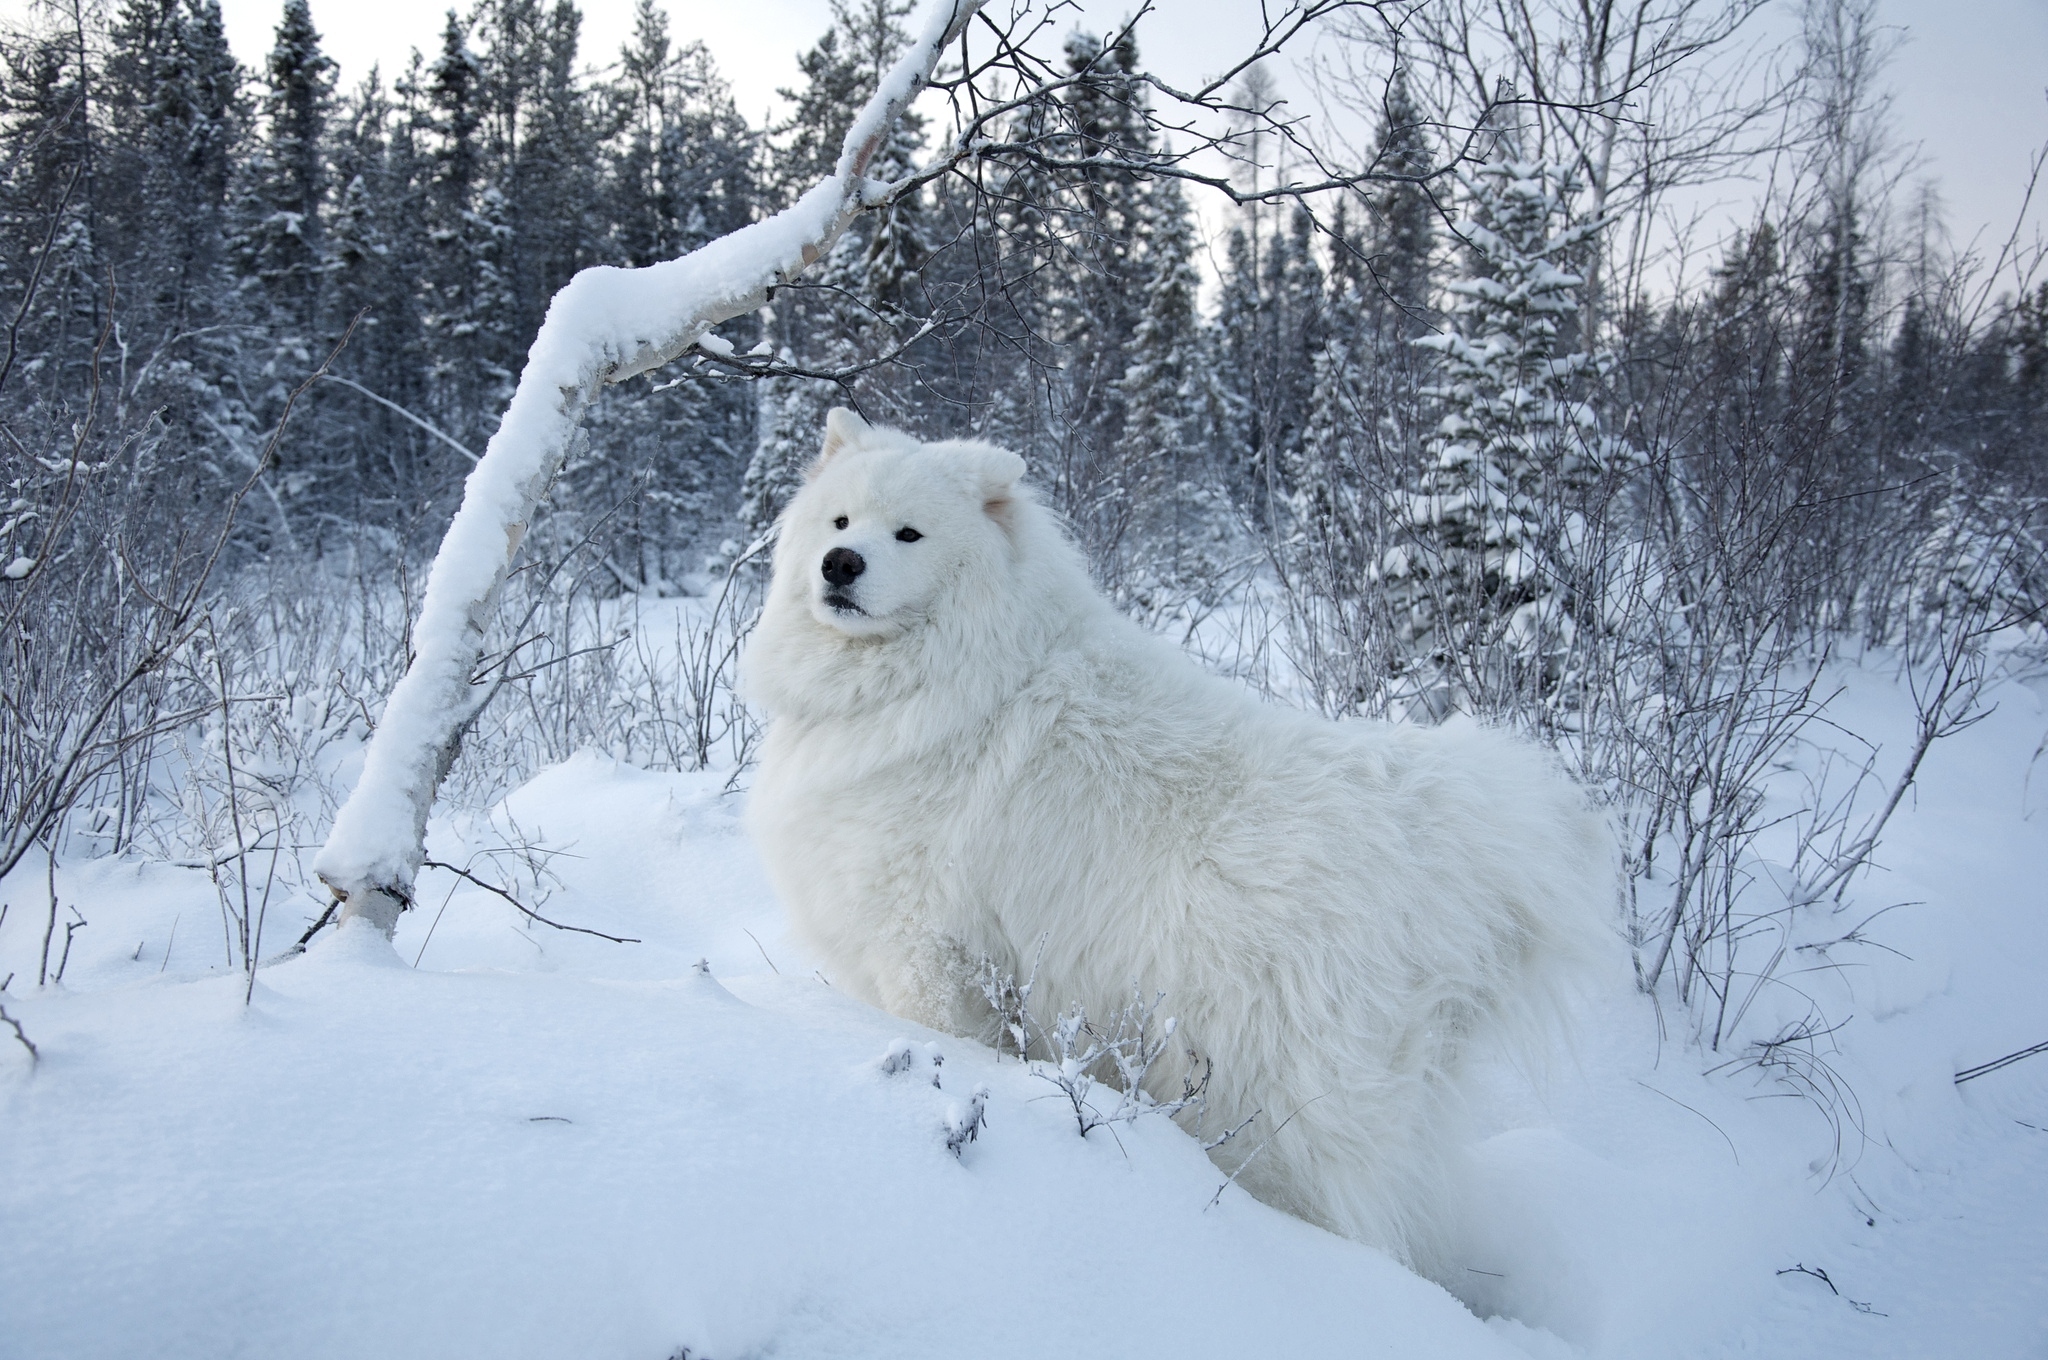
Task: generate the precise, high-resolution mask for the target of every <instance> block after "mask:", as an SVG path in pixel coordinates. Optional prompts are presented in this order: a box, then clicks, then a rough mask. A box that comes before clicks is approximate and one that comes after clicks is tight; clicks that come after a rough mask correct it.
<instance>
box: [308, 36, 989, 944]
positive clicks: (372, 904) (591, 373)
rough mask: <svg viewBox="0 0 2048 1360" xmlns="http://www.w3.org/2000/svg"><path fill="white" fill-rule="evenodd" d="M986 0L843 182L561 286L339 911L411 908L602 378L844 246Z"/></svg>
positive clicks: (429, 613)
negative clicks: (520, 575)
mask: <svg viewBox="0 0 2048 1360" xmlns="http://www.w3.org/2000/svg"><path fill="white" fill-rule="evenodd" d="M983 3H984V0H932V4H931V8H930V10H929V11H928V13H927V15H926V19H925V23H924V26H923V30H922V33H921V35H920V36H919V38H918V40H917V41H916V42H915V43H914V44H913V45H912V46H911V48H910V50H909V51H907V52H906V53H905V54H904V56H903V58H902V59H901V60H900V61H898V62H897V64H896V66H895V68H894V69H893V70H891V71H890V72H889V74H888V75H887V76H886V77H884V79H883V80H882V83H881V85H880V87H879V88H877V89H876V91H875V93H874V95H873V96H872V97H871V98H870V99H869V100H868V102H867V105H866V107H865V108H864V109H862V111H861V114H860V117H859V118H858V119H856V120H855V122H854V125H853V127H852V129H851V130H850V131H849V132H848V133H847V137H846V144H845V147H844V149H843V150H842V151H841V152H840V155H839V163H838V165H837V167H836V168H835V169H834V172H833V174H832V175H831V177H830V178H828V179H826V180H825V181H824V182H823V183H821V184H819V185H817V186H816V187H815V188H813V189H812V190H811V191H810V192H809V193H807V194H805V195H804V196H803V197H802V198H801V199H799V200H798V201H797V202H796V203H795V204H794V205H792V206H791V207H790V208H788V209H786V210H785V211H783V212H781V213H778V214H777V215H776V216H774V217H771V218H768V219H767V220H765V221H762V222H756V223H754V224H752V225H750V226H747V227H744V228H742V229H740V230H739V231H736V232H733V233H732V234H730V235H728V236H724V237H721V238H719V239H718V240H716V241H713V242H711V243H710V244H709V245H706V246H704V247H703V248H702V249H700V250H697V251H693V252H692V253H690V254H688V255H685V256H683V257H682V258H680V259H675V260H669V261H666V262H664V263H661V264H657V265H650V266H648V267H646V268H644V269H614V268H598V269H586V270H584V271H583V272H582V273H580V274H578V275H577V276H576V277H575V278H573V279H571V280H570V281H569V283H568V285H567V286H566V287H564V288H563V289H562V291H561V292H559V293H557V294H555V297H554V301H553V302H552V303H550V304H549V306H548V314H547V319H546V320H545V321H543V322H542V323H541V328H540V334H539V335H538V336H536V337H535V338H534V342H533V348H532V349H531V350H529V351H528V353H527V358H526V368H525V370H524V371H523V372H522V373H521V374H520V376H519V386H518V388H517V390H515V391H514V393H513V394H512V401H511V404H510V405H509V406H507V407H506V409H505V416H504V420H503V421H502V423H500V425H499V427H498V432H497V434H496V435H494V436H492V438H491V442H490V445H489V447H488V448H487V449H486V450H485V451H484V456H483V458H482V459H481V460H480V461H479V462H478V463H477V466H476V468H475V470H474V471H472V472H471V473H470V476H469V480H468V481H467V483H466V484H465V485H464V489H463V497H462V505H461V508H460V509H458V510H457V511H456V512H455V518H454V520H453V521H452V522H451V523H450V524H449V526H448V534H447V537H446V538H444V539H443V540H442V543H441V549H440V551H439V552H438V553H437V554H436V555H435V557H434V565H433V569H432V571H431V572H430V573H429V575H428V577H427V589H426V595H425V597H424V599H423V600H422V601H421V605H420V616H419V621H418V623H417V625H416V626H415V628H414V630H413V637H414V641H415V645H416V647H417V651H416V653H415V655H414V657H413V661H412V664H411V665H410V666H409V667H408V668H407V669H406V673H405V676H404V677H403V678H402V679H401V680H400V681H399V682H398V684H397V686H396V687H395V688H394V689H393V690H392V691H391V697H390V699H389V700H388V701H387V702H386V704H385V708H384V718H383V721H382V722H381V723H379V724H378V727H377V730H376V732H375V734H374V735H373V736H372V738H371V741H370V748H369V751H368V752H367V753H366V755H365V758H364V761H363V773H362V777H361V778H360V779H359V780H358V781H357V783H356V787H355V790H354V792H353V793H351V794H350V795H349V800H348V802H347V803H345V804H344V805H343V806H342V809H341V811H340V813H339V814H337V815H336V817H335V819H334V827H333V829H332V831H331V832H330V833H329V834H328V838H327V843H326V845H325V846H323V847H322V848H321V851H320V853H319V855H318V856H317V857H316V858H315V859H314V861H313V868H314V871H315V872H316V873H318V874H319V875H320V878H321V880H322V881H323V882H325V883H326V884H327V886H328V888H329V890H330V891H332V892H333V893H334V895H335V897H336V898H337V899H338V900H339V901H340V903H341V916H342V920H343V921H347V920H349V919H351V918H353V917H362V918H364V919H366V920H369V921H371V922H374V923H375V924H376V926H377V927H378V928H379V929H380V930H382V931H383V932H384V933H385V934H386V935H389V934H390V933H391V932H392V930H393V929H394V928H395V927H396V926H397V924H398V916H399V913H400V912H401V911H403V910H404V909H405V908H406V907H407V906H409V905H410V904H411V900H412V891H413V881H414V879H415V878H417V876H418V874H419V868H420V862H421V860H422V859H424V858H425V855H426V849H425V844H426V828H427V814H428V813H429V812H430V811H431V810H432V808H433V804H434V796H435V794H436V792H437V791H438V790H439V789H440V786H441V781H442V780H443V779H444V778H445V777H446V776H447V773H448V770H449V767H450V766H452V765H453V764H454V763H455V757H456V755H457V753H458V752H459V751H460V750H461V746H462V737H463V734H464V733H465V732H466V731H467V730H468V728H469V725H470V723H471V722H472V721H473V720H474V719H475V717H476V715H477V712H478V709H479V708H480V707H481V702H482V698H483V696H485V695H487V694H488V692H489V690H488V687H487V686H481V685H476V684H473V683H472V676H473V675H474V673H475V670H476V666H477V663H478V661H479V660H480V659H481V657H482V655H483V644H484V629H485V627H486V625H487V624H488V622H489V620H490V618H491V614H492V610H493V607H494V606H495V604H496V601H497V595H498V591H499V589H500V587H501V586H502V585H503V584H504V580H505V576H506V573H507V571H508V570H509V569H510V567H511V565H512V560H513V557H514V555H515V554H516V553H517V552H518V550H519V541H520V538H521V537H522V536H523V535H524V534H525V532H526V526H527V524H528V523H529V522H530V521H531V519H532V516H533V511H534V507H535V506H536V504H537V503H538V502H539V500H540V498H541V496H542V495H543V494H544V493H545V492H546V490H547V488H548V485H549V483H550V482H552V481H553V480H554V477H555V473H556V472H557V471H558V470H559V469H560V468H561V466H562V461H563V459H564V458H565V457H567V455H568V454H569V452H570V451H571V449H572V447H573V446H574V444H575V441H576V440H578V439H579V438H581V437H582V424H583V417H584V413H585V412H586V411H587V410H588V409H589V407H590V403H591V402H592V401H593V400H594V399H595V398H596V397H597V394H598V393H599V392H600V391H601V390H602V389H603V388H604V386H605V384H606V383H611V382H618V381H621V380H622V379H625V378H630V377H633V376H634V375H636V374H640V373H645V372H647V371H648V370H650V369H653V368H658V367H660V366H661V365H663V364H665V363H668V362H669V361H671V360H673V359H675V358H677V357H678V356H680V355H682V354H684V353H685V352H687V351H688V350H689V349H690V348H691V347H692V346H694V345H696V344H697V343H698V341H699V340H701V339H703V337H704V335H705V333H706V332H707V331H709V330H710V329H711V327H713V326H716V325H717V324H719V323H720V322H722V321H728V320H731V319H732V318H733V317H736V316H739V315H741V314H743V313H745V312H749V311H752V310H753V309H754V308H756V307H759V306H760V305H761V304H762V303H763V302H764V301H765V300H766V298H767V296H768V294H769V292H770V290H772V289H774V288H775V287H777V286H779V285H781V284H785V283H788V282H789V281H790V280H792V279H794V278H795V277H796V276H797V275H798V274H799V273H800V272H802V270H803V269H804V267H805V266H806V265H809V264H811V263H813V262H815V261H816V260H818V259H819V258H820V257H821V256H823V255H824V254H825V252H826V251H828V250H829V249H831V246H832V243H833V242H834V241H836V240H837V239H838V238H839V234H840V233H841V232H842V231H844V230H845V228H846V224H847V223H848V222H850V221H851V220H852V219H853V217H854V215H855V214H856V213H859V212H860V211H862V210H863V209H864V208H866V207H869V206H872V205H874V204H875V203H878V202H880V201H881V200H882V196H883V194H884V191H885V190H886V189H887V187H888V186H886V185H882V184H879V183H877V182H876V181H873V180H870V179H868V178H867V177H866V171H867V167H868V164H869V162H870V160H871V159H872V158H873V156H874V154H875V152H876V151H877V150H878V149H879V148H880V147H881V145H882V142H883V140H884V139H885V138H886V137H887V136H888V135H889V131H890V129H891V127H893V126H894V124H895V122H896V120H897V119H898V118H899V117H900V116H901V115H902V113H903V111H904V109H905V108H907V107H908V106H909V105H910V103H911V101H912V100H914V99H915V98H916V97H917V94H918V92H919V91H920V90H922V89H923V88H924V85H925V82H926V81H928V80H929V79H930V78H931V73H932V69H933V67H934V66H935V65H936V64H937V62H938V59H939V53H940V52H941V51H943V50H944V48H945V46H946V45H947V44H948V43H950V42H952V41H954V40H956V39H957V38H959V36H960V34H961V33H962V31H963V30H964V29H965V28H966V26H967V22H968V20H969V19H971V18H972V17H973V16H974V14H975V12H976V11H977V10H978V9H979V8H980V7H981V5H982V4H983Z"/></svg>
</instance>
